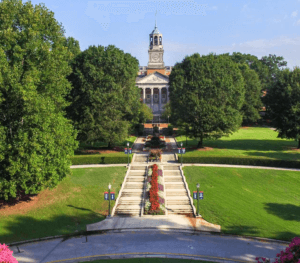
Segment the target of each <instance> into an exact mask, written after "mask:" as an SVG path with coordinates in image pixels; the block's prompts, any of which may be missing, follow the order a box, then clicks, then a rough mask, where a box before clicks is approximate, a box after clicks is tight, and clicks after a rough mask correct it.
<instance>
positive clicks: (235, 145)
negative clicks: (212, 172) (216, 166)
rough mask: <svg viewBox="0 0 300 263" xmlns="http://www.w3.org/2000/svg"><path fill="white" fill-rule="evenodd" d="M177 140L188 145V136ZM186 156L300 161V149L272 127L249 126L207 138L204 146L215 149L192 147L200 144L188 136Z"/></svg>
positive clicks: (294, 142) (179, 137) (295, 143)
mask: <svg viewBox="0 0 300 263" xmlns="http://www.w3.org/2000/svg"><path fill="white" fill-rule="evenodd" d="M176 140H177V142H179V143H180V142H183V145H184V146H185V145H186V137H185V136H178V137H176ZM187 143H188V145H187V150H186V154H185V156H206V157H214V156H221V157H248V158H249V157H253V158H269V159H281V160H295V161H300V151H296V150H295V148H296V147H297V146H298V144H297V142H296V141H294V140H287V139H280V138H277V132H275V131H274V130H271V129H270V128H252V127H250V128H247V129H240V130H239V131H238V132H236V133H234V134H232V135H230V136H229V137H223V138H221V139H219V140H205V141H204V146H205V147H211V148H213V150H209V151H198V150H194V149H190V148H191V147H195V146H197V144H198V141H197V140H194V139H191V138H188V140H187Z"/></svg>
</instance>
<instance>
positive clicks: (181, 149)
mask: <svg viewBox="0 0 300 263" xmlns="http://www.w3.org/2000/svg"><path fill="white" fill-rule="evenodd" d="M182 145H183V144H182V143H181V144H180V146H181V166H182V152H183V150H182Z"/></svg>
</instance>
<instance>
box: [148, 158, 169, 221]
mask: <svg viewBox="0 0 300 263" xmlns="http://www.w3.org/2000/svg"><path fill="white" fill-rule="evenodd" d="M147 180H148V183H147V190H146V198H145V210H144V214H145V215H165V210H166V208H165V199H164V184H163V179H162V170H161V169H160V167H158V166H157V165H156V164H154V165H153V166H152V168H149V169H148V178H147Z"/></svg>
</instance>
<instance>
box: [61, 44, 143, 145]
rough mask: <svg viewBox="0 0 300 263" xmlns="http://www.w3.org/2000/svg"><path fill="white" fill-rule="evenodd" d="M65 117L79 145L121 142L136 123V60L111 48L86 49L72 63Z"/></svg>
mask: <svg viewBox="0 0 300 263" xmlns="http://www.w3.org/2000/svg"><path fill="white" fill-rule="evenodd" d="M72 67H73V73H72V74H71V75H70V76H69V78H68V79H69V80H70V82H71V83H72V85H73V87H74V89H73V90H72V91H71V94H70V102H71V103H72V104H71V105H70V106H69V107H68V109H67V112H68V116H69V118H71V119H72V120H73V121H74V125H75V128H76V129H78V131H79V134H78V139H79V140H80V141H81V142H93V141H98V140H99V141H104V142H107V143H108V144H109V146H112V145H113V144H114V143H116V142H120V141H123V140H124V139H125V138H126V137H127V136H128V133H129V131H130V130H131V129H132V126H133V125H134V124H136V123H138V121H139V115H140V110H141V103H140V100H139V99H140V92H139V90H138V88H137V87H136V86H135V79H136V74H137V72H138V60H137V59H136V58H134V57H132V56H131V55H130V54H128V53H124V52H123V51H122V50H120V49H118V48H116V47H115V46H112V45H110V46H108V47H103V46H98V47H96V46H90V47H89V48H88V49H87V50H85V51H83V52H81V53H80V54H79V55H78V56H77V57H76V58H75V60H74V62H73V63H72Z"/></svg>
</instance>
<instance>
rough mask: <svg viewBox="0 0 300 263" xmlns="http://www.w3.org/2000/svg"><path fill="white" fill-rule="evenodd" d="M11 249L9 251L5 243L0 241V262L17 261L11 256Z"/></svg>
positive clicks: (9, 262)
mask: <svg viewBox="0 0 300 263" xmlns="http://www.w3.org/2000/svg"><path fill="white" fill-rule="evenodd" d="M12 254H13V251H11V250H10V249H9V248H8V246H7V245H5V244H3V245H1V243H0V262H2V263H4V262H5V263H18V261H17V260H16V259H15V258H14V257H13V255H12Z"/></svg>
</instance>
